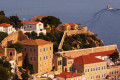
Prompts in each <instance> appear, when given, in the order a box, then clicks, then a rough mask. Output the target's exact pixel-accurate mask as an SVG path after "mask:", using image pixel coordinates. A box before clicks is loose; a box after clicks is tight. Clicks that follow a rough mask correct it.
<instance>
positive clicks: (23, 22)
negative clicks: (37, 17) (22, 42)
mask: <svg viewBox="0 0 120 80" xmlns="http://www.w3.org/2000/svg"><path fill="white" fill-rule="evenodd" d="M21 23H22V24H38V23H39V22H36V21H22V22H21Z"/></svg>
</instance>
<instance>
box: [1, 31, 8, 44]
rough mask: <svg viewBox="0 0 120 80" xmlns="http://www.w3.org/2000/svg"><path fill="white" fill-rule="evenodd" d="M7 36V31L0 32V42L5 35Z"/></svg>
mask: <svg viewBox="0 0 120 80" xmlns="http://www.w3.org/2000/svg"><path fill="white" fill-rule="evenodd" d="M7 36H8V34H7V33H5V32H0V42H1V41H2V40H3V39H4V38H5V37H7Z"/></svg>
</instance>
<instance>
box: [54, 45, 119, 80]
mask: <svg viewBox="0 0 120 80" xmlns="http://www.w3.org/2000/svg"><path fill="white" fill-rule="evenodd" d="M114 52H117V53H119V51H118V50H117V46H116V45H110V46H102V47H95V48H88V49H79V50H72V51H63V52H57V53H56V54H55V55H56V58H57V57H58V58H59V59H60V58H61V59H60V60H59V59H56V62H53V64H59V61H62V62H61V63H62V65H60V66H61V67H62V69H61V68H60V66H56V65H55V69H56V71H58V73H59V71H60V69H61V70H62V72H63V71H68V72H73V73H77V74H81V75H82V76H84V78H85V80H104V79H107V80H113V79H114V80H118V79H119V78H120V66H119V63H120V62H117V64H112V65H111V62H112V61H111V59H109V56H110V55H111V54H113V53H114ZM112 63H113V62H112ZM58 76H59V75H58ZM58 80H59V79H58ZM69 80H70V79H69ZM78 80H79V79H78Z"/></svg>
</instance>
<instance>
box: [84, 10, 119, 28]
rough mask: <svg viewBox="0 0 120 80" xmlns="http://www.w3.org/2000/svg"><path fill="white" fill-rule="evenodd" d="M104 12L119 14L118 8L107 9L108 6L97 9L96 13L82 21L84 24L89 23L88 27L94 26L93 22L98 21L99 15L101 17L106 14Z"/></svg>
mask: <svg viewBox="0 0 120 80" xmlns="http://www.w3.org/2000/svg"><path fill="white" fill-rule="evenodd" d="M106 13H107V14H110V13H112V14H115V15H118V16H120V9H108V8H105V9H102V10H100V11H98V12H97V13H95V14H94V15H93V17H92V19H90V20H88V21H86V22H85V23H84V25H89V26H90V27H95V23H97V22H98V21H100V20H101V17H103V15H106Z"/></svg>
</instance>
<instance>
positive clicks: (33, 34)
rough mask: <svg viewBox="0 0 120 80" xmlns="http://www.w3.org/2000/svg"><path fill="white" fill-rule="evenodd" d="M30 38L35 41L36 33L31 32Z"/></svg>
mask: <svg viewBox="0 0 120 80" xmlns="http://www.w3.org/2000/svg"><path fill="white" fill-rule="evenodd" d="M31 38H32V39H36V38H37V33H36V32H35V31H32V32H31Z"/></svg>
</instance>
